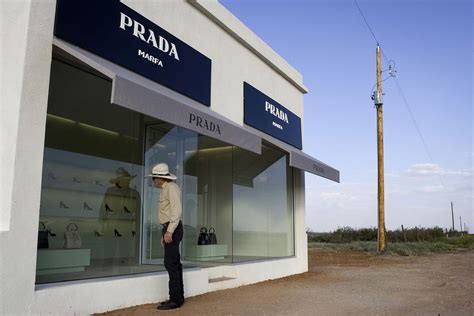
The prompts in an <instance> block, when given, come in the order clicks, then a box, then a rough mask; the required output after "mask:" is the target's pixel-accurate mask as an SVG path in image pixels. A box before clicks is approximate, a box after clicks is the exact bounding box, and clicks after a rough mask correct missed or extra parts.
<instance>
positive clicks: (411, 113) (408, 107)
mask: <svg viewBox="0 0 474 316" xmlns="http://www.w3.org/2000/svg"><path fill="white" fill-rule="evenodd" d="M395 84H396V86H397V89H398V93H400V96H401V97H402V100H403V103H404V104H405V107H406V108H407V110H408V113H409V114H410V118H411V119H412V121H413V124H414V125H415V128H416V131H417V132H418V136H420V139H421V142H422V143H423V147H424V149H425V151H426V154H427V155H428V158H429V159H430V161H431V163H432V164H435V162H434V160H433V157H432V156H431V153H430V150H429V149H428V145H427V144H426V141H425V138H424V137H423V134H422V133H421V130H420V128H419V127H418V123H417V122H416V119H415V115H414V114H413V112H412V110H411V108H410V104H409V103H408V101H407V98H406V97H405V93H403V90H402V87H401V86H400V83H399V82H398V79H397V78H395ZM437 175H438V177H439V181H440V182H441V185H442V186H443V187H446V186H445V185H444V181H443V178H442V176H441V174H439V173H438V174H437Z"/></svg>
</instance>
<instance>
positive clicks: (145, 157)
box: [36, 59, 294, 283]
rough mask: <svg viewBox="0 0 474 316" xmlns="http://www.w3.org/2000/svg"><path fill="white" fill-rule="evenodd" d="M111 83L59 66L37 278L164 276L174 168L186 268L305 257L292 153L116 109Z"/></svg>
mask: <svg viewBox="0 0 474 316" xmlns="http://www.w3.org/2000/svg"><path fill="white" fill-rule="evenodd" d="M110 93H111V82H110V81H109V80H108V79H105V78H102V77H101V76H100V75H98V74H96V73H93V70H91V69H86V68H80V67H77V66H76V65H72V64H69V63H67V62H65V61H60V60H56V59H54V60H53V63H52V68H51V81H50V94H49V101H48V114H47V121H46V135H45V148H44V161H43V180H42V189H41V205H40V223H39V232H38V257H37V280H36V282H37V283H47V282H57V281H66V280H77V279H85V278H96V277H105V276H116V275H124V274H133V273H143V272H152V271H162V270H164V267H163V254H164V253H163V248H162V247H161V244H160V238H161V226H160V225H159V223H158V218H157V216H158V214H157V211H156V210H157V205H158V201H159V194H160V190H159V189H157V188H155V187H153V185H152V182H151V181H150V180H149V178H144V175H146V174H148V173H149V172H150V170H151V168H152V167H153V165H155V164H156V163H159V162H166V163H167V164H168V165H169V167H170V172H172V173H174V174H176V175H177V177H178V179H177V183H178V185H179V186H180V187H181V189H182V204H183V225H184V238H183V242H182V244H181V245H182V251H181V254H182V260H183V261H184V263H185V267H189V266H196V265H202V264H205V265H207V264H219V263H231V262H242V261H249V260H257V259H265V258H276V257H286V256H292V255H294V238H293V204H292V203H293V198H292V183H291V168H290V167H289V166H288V155H287V154H285V153H284V152H282V151H280V150H278V149H276V148H274V147H272V146H270V145H269V144H267V145H262V155H256V154H253V153H251V152H249V151H246V150H244V149H241V148H238V147H235V146H231V145H229V144H227V143H224V142H222V141H219V140H217V139H214V138H211V137H208V136H204V135H200V134H197V133H195V132H192V131H189V130H186V129H184V128H181V127H177V126H174V125H172V124H169V123H166V122H163V121H160V120H158V119H156V118H151V117H147V116H146V115H143V114H140V113H137V112H134V111H131V110H128V109H125V108H122V107H119V106H116V105H113V104H110Z"/></svg>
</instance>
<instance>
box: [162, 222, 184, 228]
mask: <svg viewBox="0 0 474 316" xmlns="http://www.w3.org/2000/svg"><path fill="white" fill-rule="evenodd" d="M169 224H170V222H166V223H164V224H161V226H162V227H163V228H166V227H168V225H169ZM179 224H182V222H181V221H179V223H178V225H179Z"/></svg>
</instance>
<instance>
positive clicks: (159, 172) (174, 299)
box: [147, 163, 184, 310]
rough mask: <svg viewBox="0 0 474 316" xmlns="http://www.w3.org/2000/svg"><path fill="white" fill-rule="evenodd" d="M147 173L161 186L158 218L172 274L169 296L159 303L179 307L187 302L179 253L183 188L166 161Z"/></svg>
mask: <svg viewBox="0 0 474 316" xmlns="http://www.w3.org/2000/svg"><path fill="white" fill-rule="evenodd" d="M147 177H151V178H152V179H153V184H154V185H155V186H156V187H158V188H160V189H161V192H160V204H159V207H158V220H159V222H160V224H161V225H162V227H163V228H162V237H161V245H162V246H163V247H164V248H165V260H164V261H165V268H166V271H168V275H169V283H168V286H169V300H167V301H165V302H162V303H160V305H159V306H158V309H162V310H166V309H176V308H180V307H181V305H183V303H184V288H183V267H182V265H181V257H180V254H179V243H180V242H181V240H182V239H183V224H182V222H181V214H182V206H181V190H180V188H179V186H178V185H177V184H176V183H175V182H173V180H176V176H175V175H174V174H172V173H170V172H169V169H168V165H167V164H166V163H159V164H157V165H155V166H154V167H153V169H152V171H151V174H150V175H148V176H147Z"/></svg>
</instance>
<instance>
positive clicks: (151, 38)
mask: <svg viewBox="0 0 474 316" xmlns="http://www.w3.org/2000/svg"><path fill="white" fill-rule="evenodd" d="M120 28H121V29H122V30H124V31H126V30H127V29H130V31H132V30H133V36H135V37H137V38H139V39H141V40H142V41H144V42H145V43H147V44H149V45H153V46H154V47H155V48H158V49H159V50H161V51H162V52H163V53H165V54H168V55H169V56H171V57H173V58H174V59H176V60H179V56H178V51H177V49H176V45H175V44H174V43H170V42H169V41H168V40H167V39H166V38H164V37H162V36H161V35H158V40H157V39H156V36H155V32H153V30H150V29H145V27H144V26H143V24H141V23H139V22H137V21H135V20H132V19H131V18H130V17H129V16H128V15H125V14H123V13H122V12H120Z"/></svg>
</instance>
